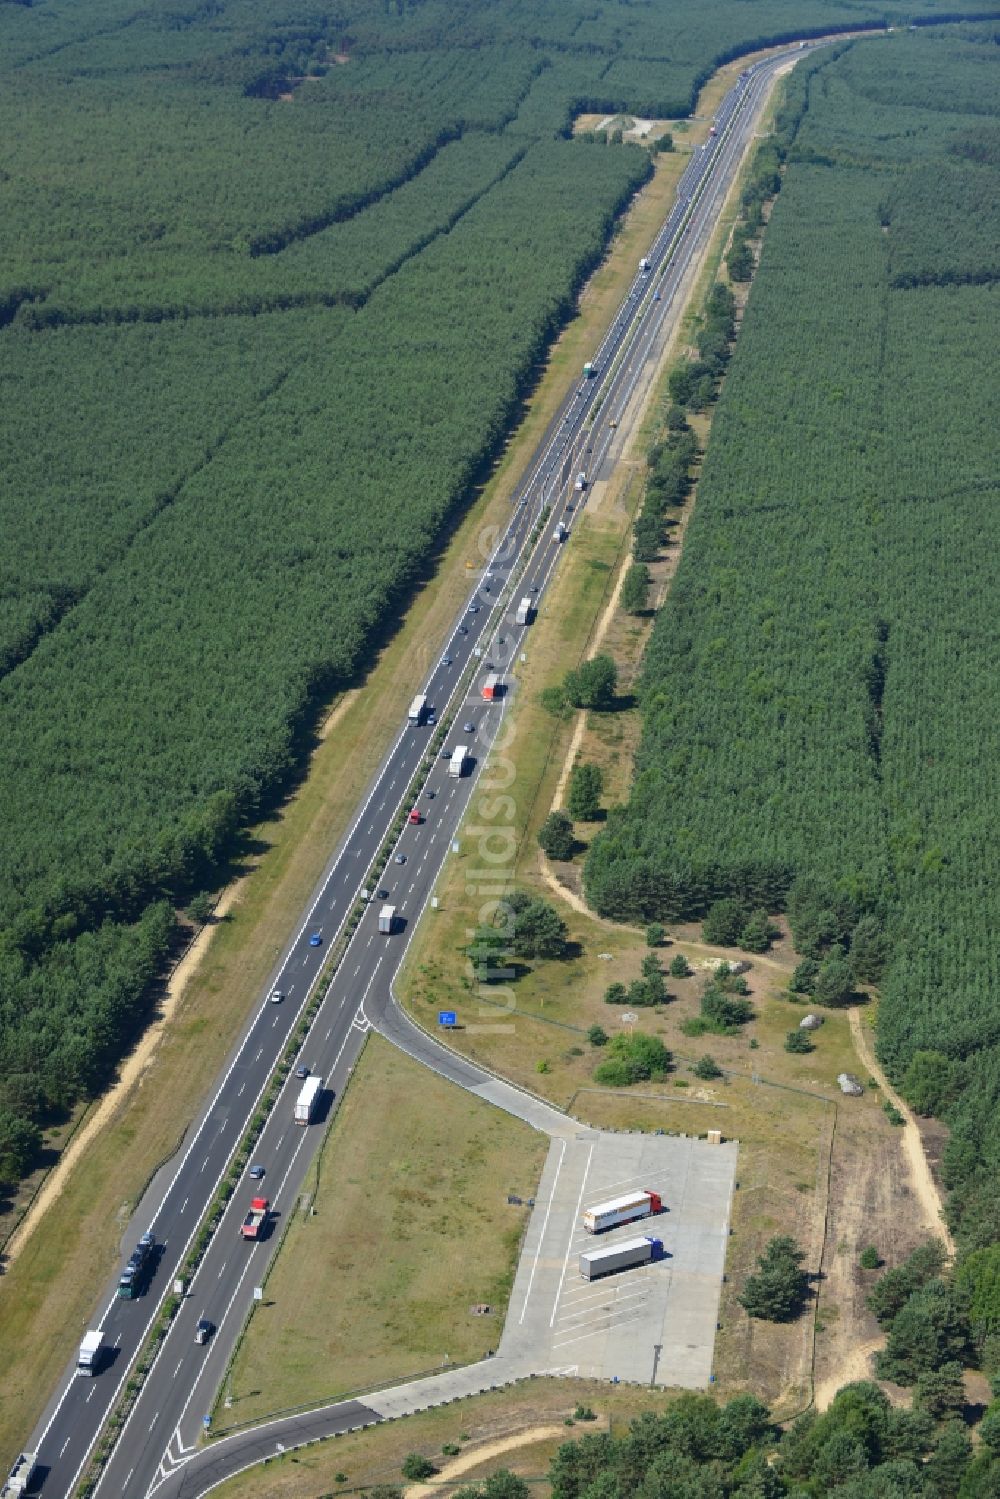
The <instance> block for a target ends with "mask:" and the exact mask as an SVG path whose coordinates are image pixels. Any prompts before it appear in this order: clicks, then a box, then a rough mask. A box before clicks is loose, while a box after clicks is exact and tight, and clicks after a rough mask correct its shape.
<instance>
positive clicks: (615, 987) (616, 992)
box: [604, 984, 628, 1008]
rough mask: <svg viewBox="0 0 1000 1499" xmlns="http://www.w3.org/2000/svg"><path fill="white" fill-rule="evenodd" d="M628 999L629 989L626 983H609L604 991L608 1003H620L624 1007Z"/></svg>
mask: <svg viewBox="0 0 1000 1499" xmlns="http://www.w3.org/2000/svg"><path fill="white" fill-rule="evenodd" d="M627 999H628V990H627V989H626V988H625V985H624V984H609V985H608V987H607V988H606V989H605V991H604V1003H605V1004H606V1005H618V1006H619V1008H624V1006H625V1003H626V1001H627Z"/></svg>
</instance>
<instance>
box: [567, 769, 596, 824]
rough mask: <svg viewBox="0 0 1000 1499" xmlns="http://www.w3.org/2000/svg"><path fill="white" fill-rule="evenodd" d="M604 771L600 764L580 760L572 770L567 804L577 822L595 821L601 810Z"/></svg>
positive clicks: (571, 815)
mask: <svg viewBox="0 0 1000 1499" xmlns="http://www.w3.org/2000/svg"><path fill="white" fill-rule="evenodd" d="M603 790H604V773H603V772H602V770H601V767H600V766H599V765H591V764H589V763H588V762H580V763H579V764H577V765H574V766H573V769H572V771H571V772H570V778H569V789H568V791H567V795H566V806H567V810H568V811H569V814H570V817H572V818H574V819H575V820H576V821H577V822H593V821H594V819H595V817H597V815H598V813H599V812H600V810H601V807H600V800H601V792H602V791H603Z"/></svg>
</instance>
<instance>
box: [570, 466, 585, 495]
mask: <svg viewBox="0 0 1000 1499" xmlns="http://www.w3.org/2000/svg"><path fill="white" fill-rule="evenodd" d="M586 487H587V471H586V469H581V470H580V472H579V473H578V474H577V476H576V483H575V484H574V485H573V488H574V489H575V490H578V491H579V492H580V493H582V492H583V490H585V489H586Z"/></svg>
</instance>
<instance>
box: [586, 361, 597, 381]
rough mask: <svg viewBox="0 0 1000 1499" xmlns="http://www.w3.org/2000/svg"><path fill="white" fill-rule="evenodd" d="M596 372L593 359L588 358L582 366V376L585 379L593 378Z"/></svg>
mask: <svg viewBox="0 0 1000 1499" xmlns="http://www.w3.org/2000/svg"><path fill="white" fill-rule="evenodd" d="M596 374H597V366H596V364H594V362H593V360H591V359H588V360H587V363H586V364H585V365H584V366H583V378H584V379H585V380H593V378H594V376H595V375H596Z"/></svg>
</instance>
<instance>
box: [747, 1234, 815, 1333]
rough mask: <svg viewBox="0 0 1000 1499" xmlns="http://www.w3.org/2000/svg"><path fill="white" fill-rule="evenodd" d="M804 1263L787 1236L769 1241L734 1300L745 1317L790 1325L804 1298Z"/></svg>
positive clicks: (800, 1308) (794, 1243) (793, 1241)
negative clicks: (744, 1311)
mask: <svg viewBox="0 0 1000 1499" xmlns="http://www.w3.org/2000/svg"><path fill="white" fill-rule="evenodd" d="M804 1259H805V1255H804V1254H803V1252H802V1250H801V1249H800V1248H799V1247H798V1245H797V1244H796V1242H795V1240H794V1239H792V1238H789V1237H788V1236H787V1235H779V1236H778V1237H777V1238H774V1239H772V1240H771V1242H770V1243H769V1244H768V1246H767V1248H766V1249H765V1250H764V1253H763V1254H762V1255H761V1256H760V1258H759V1259H758V1261H757V1269H756V1271H755V1273H754V1274H753V1275H748V1276H747V1279H746V1284H745V1285H744V1287H743V1291H742V1292H741V1294H740V1296H739V1298H738V1299H739V1302H740V1304H741V1305H742V1306H743V1307H744V1308H745V1309H746V1312H747V1314H748V1315H749V1316H751V1317H757V1318H760V1319H762V1320H764V1321H766V1322H790V1321H791V1320H792V1318H793V1317H796V1316H797V1315H798V1313H799V1312H800V1311H801V1310H802V1305H803V1303H804V1301H805V1297H806V1277H805V1275H804V1274H803V1272H802V1269H801V1265H802V1261H803V1260H804Z"/></svg>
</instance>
